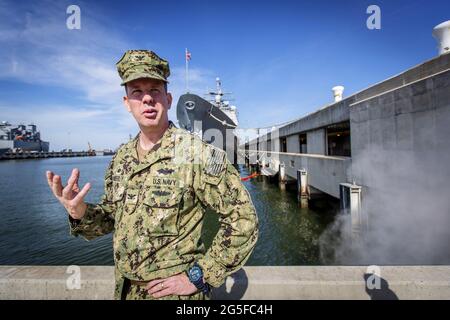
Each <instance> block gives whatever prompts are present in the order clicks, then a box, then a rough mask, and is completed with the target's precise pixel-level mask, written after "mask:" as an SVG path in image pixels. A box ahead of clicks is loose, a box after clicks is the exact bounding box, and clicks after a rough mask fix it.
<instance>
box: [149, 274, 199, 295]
mask: <svg viewBox="0 0 450 320" xmlns="http://www.w3.org/2000/svg"><path fill="white" fill-rule="evenodd" d="M145 289H147V290H148V293H150V294H151V295H152V296H153V297H154V298H161V297H165V296H168V295H178V296H188V295H191V294H193V293H195V292H197V291H198V289H197V288H196V287H195V286H194V285H193V284H192V283H191V282H190V281H189V278H188V277H187V275H186V274H185V273H179V274H177V275H174V276H171V277H168V278H164V279H156V280H152V281H150V282H149V283H148V284H147V286H146V287H145Z"/></svg>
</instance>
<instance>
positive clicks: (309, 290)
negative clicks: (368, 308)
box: [0, 266, 450, 300]
mask: <svg viewBox="0 0 450 320" xmlns="http://www.w3.org/2000/svg"><path fill="white" fill-rule="evenodd" d="M77 268H78V267H74V268H73V269H69V268H68V267H67V266H1V267H0V299H2V300H9V299H24V300H27V299H39V300H40V299H43V300H47V299H51V300H54V299H56V300H66V299H89V300H91V299H106V300H109V299H113V290H114V269H113V267H112V266H81V267H79V269H77ZM77 270H79V271H80V278H79V279H80V280H81V281H80V282H79V284H80V289H76V288H73V289H69V287H70V286H72V287H73V286H75V287H76V284H77V282H76V281H73V280H74V279H76V273H75V272H76V271H77ZM379 270H380V274H379V276H380V277H379V278H374V276H373V275H372V276H370V275H368V274H366V272H367V267H359V266H358V267H355V266H292V267H244V268H243V269H241V270H240V271H239V272H237V273H236V274H234V275H232V276H231V277H228V278H227V281H226V283H225V284H224V285H223V286H222V287H220V288H218V289H215V290H214V291H213V299H233V300H237V299H243V300H246V299H256V300H258V299H274V300H276V299H359V300H360V299H446V300H448V299H450V266H381V267H380V269H379ZM368 277H371V278H369V280H368V281H366V280H367V278H368ZM377 281H378V282H377ZM367 283H370V284H372V285H375V284H377V283H378V284H380V286H379V289H370V287H371V286H370V284H369V287H368V286H367Z"/></svg>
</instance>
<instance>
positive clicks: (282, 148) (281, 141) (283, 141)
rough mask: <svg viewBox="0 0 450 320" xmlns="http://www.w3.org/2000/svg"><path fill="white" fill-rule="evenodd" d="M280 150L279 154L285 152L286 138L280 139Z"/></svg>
mask: <svg viewBox="0 0 450 320" xmlns="http://www.w3.org/2000/svg"><path fill="white" fill-rule="evenodd" d="M280 148H281V150H280V151H281V152H287V143H286V137H283V138H280Z"/></svg>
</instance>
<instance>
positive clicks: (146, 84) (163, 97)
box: [123, 78, 172, 131]
mask: <svg viewBox="0 0 450 320" xmlns="http://www.w3.org/2000/svg"><path fill="white" fill-rule="evenodd" d="M126 92H127V95H126V96H125V97H124V98H123V101H124V104H125V107H126V108H127V110H128V112H131V114H132V115H133V117H134V118H135V119H136V121H137V123H138V125H139V127H140V128H141V129H143V130H145V129H147V130H151V131H153V130H158V129H161V128H164V127H165V126H166V125H167V123H168V122H169V118H168V114H167V113H168V111H169V109H170V106H171V104H172V95H171V94H170V93H167V92H166V89H165V88H164V82H163V81H160V80H154V79H144V78H143V79H136V80H133V81H130V82H128V83H127V84H126Z"/></svg>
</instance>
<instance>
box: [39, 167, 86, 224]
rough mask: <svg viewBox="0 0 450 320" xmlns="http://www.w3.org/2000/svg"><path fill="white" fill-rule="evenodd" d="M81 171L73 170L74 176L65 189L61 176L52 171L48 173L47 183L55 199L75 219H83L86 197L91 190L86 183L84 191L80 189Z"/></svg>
mask: <svg viewBox="0 0 450 320" xmlns="http://www.w3.org/2000/svg"><path fill="white" fill-rule="evenodd" d="M79 177H80V171H79V170H78V169H73V170H72V174H71V175H70V177H69V180H68V181H67V186H65V187H64V188H63V186H62V184H61V176H58V175H55V174H54V173H53V172H51V171H47V182H48V185H49V187H50V189H51V190H52V191H53V194H54V195H55V197H56V198H57V199H58V200H59V202H61V204H62V205H63V206H64V208H66V210H67V212H68V213H69V215H70V216H71V217H72V218H73V219H77V220H79V219H81V218H83V216H84V214H85V212H86V208H87V205H86V203H84V197H85V196H86V194H87V193H88V191H89V189H90V188H91V184H90V183H86V184H85V185H84V187H83V189H81V190H80V188H79V187H78V178H79Z"/></svg>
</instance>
